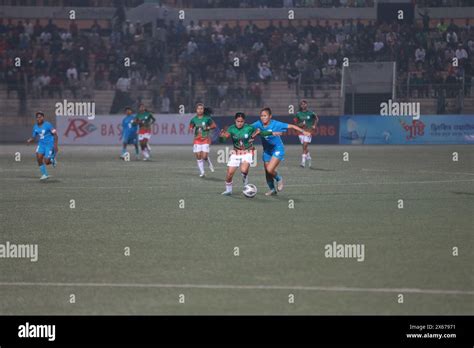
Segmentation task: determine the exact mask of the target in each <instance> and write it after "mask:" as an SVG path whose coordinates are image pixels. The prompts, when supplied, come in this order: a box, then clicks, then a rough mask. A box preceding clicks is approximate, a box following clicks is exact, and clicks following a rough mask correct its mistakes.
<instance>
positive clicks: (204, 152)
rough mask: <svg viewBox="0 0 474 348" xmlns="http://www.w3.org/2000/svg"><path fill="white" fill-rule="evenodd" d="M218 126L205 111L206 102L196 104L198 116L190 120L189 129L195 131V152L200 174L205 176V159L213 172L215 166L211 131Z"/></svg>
mask: <svg viewBox="0 0 474 348" xmlns="http://www.w3.org/2000/svg"><path fill="white" fill-rule="evenodd" d="M214 128H216V124H215V123H214V121H213V120H212V118H211V117H210V116H209V115H207V114H205V113H204V104H202V103H198V104H197V105H196V116H194V117H193V118H192V119H191V121H190V122H189V129H191V130H192V131H193V132H194V141H193V152H194V153H195V154H196V160H197V165H198V169H199V173H200V174H199V176H200V177H201V178H203V177H204V176H205V175H206V173H205V171H204V161H206V162H207V163H208V164H209V169H210V170H211V172H213V171H214V167H213V166H212V163H211V162H210V160H209V147H210V144H211V131H212V129H214Z"/></svg>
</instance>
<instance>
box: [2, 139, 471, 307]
mask: <svg viewBox="0 0 474 348" xmlns="http://www.w3.org/2000/svg"><path fill="white" fill-rule="evenodd" d="M219 149H223V147H222V146H221V147H219V146H213V147H212V148H211V150H212V152H211V155H212V158H213V160H214V164H215V166H216V172H215V173H208V176H207V177H206V178H205V179H200V178H199V177H198V171H197V168H196V162H195V160H194V158H193V154H192V149H191V147H190V146H154V147H153V153H152V156H153V161H151V162H142V161H130V162H123V161H120V160H119V159H118V154H119V148H118V147H92V146H90V147H66V146H64V147H62V148H61V149H60V151H61V153H60V156H59V165H58V168H56V169H51V168H49V171H50V174H51V175H53V178H52V179H50V180H49V181H48V182H45V183H43V182H40V181H39V180H38V178H39V170H38V167H37V166H36V164H35V160H34V155H33V153H34V146H31V147H27V146H23V145H2V146H1V148H0V179H1V197H0V218H1V233H0V244H2V243H6V242H7V241H9V242H11V243H17V244H22V243H26V244H38V248H39V259H38V261H37V262H30V260H26V259H11V258H2V259H0V314H7V315H10V314H473V313H474V277H473V269H472V265H473V264H474V253H473V246H474V245H473V244H474V243H473V241H474V237H473V232H474V228H473V226H474V152H473V147H472V146H380V147H377V146H370V147H369V146H352V147H350V146H313V147H312V157H313V168H312V169H302V168H300V167H299V166H298V163H299V160H300V147H299V146H287V155H286V160H285V161H284V162H283V163H282V165H281V166H280V170H279V171H280V173H281V174H282V175H283V177H284V179H285V183H286V186H285V189H284V191H283V192H281V193H280V194H279V195H278V196H275V197H266V196H264V195H263V193H264V192H265V191H266V190H267V188H266V185H265V178H264V174H263V166H262V163H261V159H260V158H259V159H258V166H257V167H256V168H251V172H250V182H251V183H254V184H255V185H257V187H258V189H259V193H258V194H257V196H256V197H255V198H254V199H247V198H245V197H243V196H242V195H241V194H240V192H239V191H240V189H241V180H240V175H239V176H237V177H236V178H234V183H236V184H235V185H234V193H235V194H234V196H232V197H223V196H221V195H220V193H221V192H222V191H223V190H224V175H225V174H224V173H225V168H226V167H225V164H223V163H216V162H217V151H218V150H219ZM259 150H260V149H259ZM345 151H347V152H348V153H349V161H348V162H345V161H343V155H342V154H343V152H345ZM455 151H456V152H458V153H459V161H458V162H453V161H452V153H453V152H455ZM15 152H20V153H21V154H22V158H21V161H20V162H15V158H14V154H15ZM72 199H73V200H75V205H76V206H75V209H71V208H70V200H72ZM399 199H403V200H404V208H403V209H399V208H398V206H397V205H398V200H399ZM180 200H184V209H181V208H180V207H179V204H180ZM290 200H293V202H294V209H290V208H289V204H290V203H291V202H290ZM333 241H336V242H337V243H349V244H352V243H356V244H364V246H365V259H364V261H363V262H358V261H357V260H356V259H351V258H326V257H325V252H324V251H325V245H326V244H331V243H332V242H333ZM126 247H129V248H130V256H125V255H124V250H125V248H126ZM235 247H238V248H239V256H235V255H234V248H235ZM453 247H458V248H459V255H458V256H453ZM70 294H74V295H75V297H76V302H75V303H74V304H71V303H70V301H69V300H70ZM180 294H184V295H185V303H179V295H180ZM289 294H293V295H294V303H289ZM399 294H403V295H404V303H398V295H399Z"/></svg>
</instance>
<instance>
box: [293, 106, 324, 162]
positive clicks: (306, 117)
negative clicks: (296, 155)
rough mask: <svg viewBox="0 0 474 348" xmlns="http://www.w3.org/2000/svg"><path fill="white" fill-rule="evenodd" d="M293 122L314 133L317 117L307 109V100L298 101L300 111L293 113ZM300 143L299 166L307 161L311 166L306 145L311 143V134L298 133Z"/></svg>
mask: <svg viewBox="0 0 474 348" xmlns="http://www.w3.org/2000/svg"><path fill="white" fill-rule="evenodd" d="M294 122H295V124H296V125H297V126H300V127H301V128H303V129H304V130H306V131H308V132H310V133H312V134H314V132H315V131H316V125H317V124H318V122H319V117H318V115H316V114H315V113H314V112H313V111H310V110H308V102H307V101H306V100H304V99H303V100H302V101H301V102H300V111H298V112H297V113H296V115H295V118H294ZM299 138H300V141H301V144H302V145H303V154H302V155H301V164H300V166H301V167H303V168H304V167H305V166H306V163H308V167H311V155H310V154H309V149H308V145H309V144H310V143H311V140H312V138H311V135H309V136H306V135H300V136H299Z"/></svg>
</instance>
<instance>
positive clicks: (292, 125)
mask: <svg viewBox="0 0 474 348" xmlns="http://www.w3.org/2000/svg"><path fill="white" fill-rule="evenodd" d="M288 128H289V129H294V130H296V131H298V132H300V133H302V134H303V135H305V136H307V137H308V136H310V135H311V133H310V132H308V131H305V130H304V129H303V128H300V127H298V126H295V125H294V124H288Z"/></svg>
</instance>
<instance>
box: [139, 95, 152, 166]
mask: <svg viewBox="0 0 474 348" xmlns="http://www.w3.org/2000/svg"><path fill="white" fill-rule="evenodd" d="M135 120H136V123H137V124H138V126H139V127H140V128H139V130H138V141H139V142H140V147H141V149H142V153H143V160H144V161H148V160H149V159H150V145H149V144H148V142H149V141H150V138H151V125H152V124H153V123H155V121H156V119H155V118H154V117H153V115H152V114H151V112H149V111H148V110H146V108H145V104H143V103H140V105H139V106H138V112H137V115H136V117H135Z"/></svg>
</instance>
